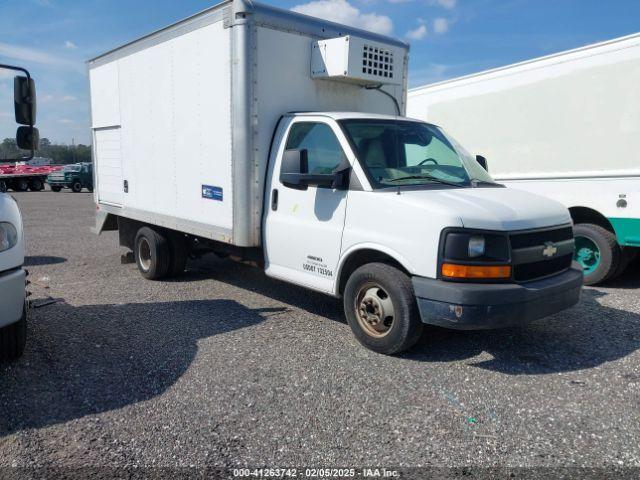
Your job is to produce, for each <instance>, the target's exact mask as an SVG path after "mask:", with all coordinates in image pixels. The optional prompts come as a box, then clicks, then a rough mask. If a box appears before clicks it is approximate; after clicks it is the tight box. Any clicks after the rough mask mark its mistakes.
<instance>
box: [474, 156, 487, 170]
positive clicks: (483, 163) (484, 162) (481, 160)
mask: <svg viewBox="0 0 640 480" xmlns="http://www.w3.org/2000/svg"><path fill="white" fill-rule="evenodd" d="M476 162H478V163H479V164H480V166H481V167H482V168H484V169H485V170H486V171H487V172H488V171H489V165H488V164H487V159H486V158H484V157H483V156H482V155H476Z"/></svg>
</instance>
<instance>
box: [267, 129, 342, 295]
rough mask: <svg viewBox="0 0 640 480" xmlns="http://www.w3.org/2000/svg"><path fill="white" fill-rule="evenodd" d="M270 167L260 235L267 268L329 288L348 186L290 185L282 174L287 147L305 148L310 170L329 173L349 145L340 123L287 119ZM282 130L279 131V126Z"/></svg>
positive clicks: (296, 280) (269, 271) (272, 273)
mask: <svg viewBox="0 0 640 480" xmlns="http://www.w3.org/2000/svg"><path fill="white" fill-rule="evenodd" d="M282 129H283V130H286V132H287V133H286V135H285V136H284V137H281V138H284V141H282V142H281V145H280V146H279V148H278V150H277V153H274V155H275V158H274V159H273V160H274V161H272V162H271V165H270V169H269V177H268V178H269V179H270V180H269V181H268V182H267V188H268V190H267V192H268V194H267V201H266V202H265V208H266V209H268V211H267V214H266V216H265V225H264V232H265V235H264V239H265V257H266V260H267V262H266V273H267V274H268V275H270V276H273V277H277V278H281V279H284V280H287V281H290V282H293V283H297V284H301V285H305V286H308V287H311V288H314V289H316V290H320V291H324V292H327V293H332V292H333V286H334V275H335V272H336V267H337V264H338V260H339V256H340V246H341V242H342V231H343V229H344V221H345V211H346V199H347V193H348V192H347V191H346V190H337V189H333V188H331V187H330V186H327V185H325V186H317V185H308V186H306V187H304V186H302V187H294V186H291V185H285V184H283V183H282V181H281V179H280V171H281V164H282V158H283V155H284V153H285V150H300V151H302V150H304V151H305V156H306V163H307V172H306V173H309V174H315V175H323V174H331V172H332V171H333V170H334V169H335V168H336V167H338V165H340V164H341V163H342V162H343V161H344V160H345V159H346V158H347V157H346V155H345V151H349V149H348V148H349V147H348V144H347V141H346V139H345V138H344V136H343V134H342V132H340V130H339V129H338V126H337V125H335V123H334V124H331V123H329V122H328V121H327V119H326V118H324V117H300V118H297V119H293V120H292V119H289V123H288V125H287V124H285V125H283V126H282ZM283 130H281V131H283Z"/></svg>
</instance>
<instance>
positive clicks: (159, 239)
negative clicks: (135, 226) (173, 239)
mask: <svg viewBox="0 0 640 480" xmlns="http://www.w3.org/2000/svg"><path fill="white" fill-rule="evenodd" d="M133 255H134V258H135V260H136V265H138V270H140V273H141V274H142V276H143V277H144V278H146V279H148V280H160V279H162V278H164V277H166V276H167V273H168V272H169V267H170V263H171V255H170V250H169V242H168V241H167V239H166V237H165V236H164V235H162V234H161V233H160V232H158V231H157V230H154V229H152V228H149V227H142V228H141V229H140V230H138V233H137V234H136V238H135V242H134V250H133Z"/></svg>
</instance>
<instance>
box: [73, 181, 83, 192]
mask: <svg viewBox="0 0 640 480" xmlns="http://www.w3.org/2000/svg"><path fill="white" fill-rule="evenodd" d="M71 190H72V191H73V192H74V193H80V192H81V191H82V182H81V181H80V180H76V181H74V182H73V183H72V184H71Z"/></svg>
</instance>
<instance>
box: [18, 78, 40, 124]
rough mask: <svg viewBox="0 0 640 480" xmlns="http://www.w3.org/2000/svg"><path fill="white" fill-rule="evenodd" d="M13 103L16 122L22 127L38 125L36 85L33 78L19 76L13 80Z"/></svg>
mask: <svg viewBox="0 0 640 480" xmlns="http://www.w3.org/2000/svg"><path fill="white" fill-rule="evenodd" d="M13 102H14V105H15V116H16V122H17V123H19V124H20V125H30V126H32V125H35V123H36V83H35V82H34V80H33V78H27V77H23V76H17V77H15V78H14V80H13Z"/></svg>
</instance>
